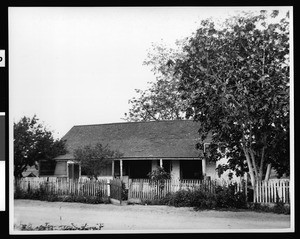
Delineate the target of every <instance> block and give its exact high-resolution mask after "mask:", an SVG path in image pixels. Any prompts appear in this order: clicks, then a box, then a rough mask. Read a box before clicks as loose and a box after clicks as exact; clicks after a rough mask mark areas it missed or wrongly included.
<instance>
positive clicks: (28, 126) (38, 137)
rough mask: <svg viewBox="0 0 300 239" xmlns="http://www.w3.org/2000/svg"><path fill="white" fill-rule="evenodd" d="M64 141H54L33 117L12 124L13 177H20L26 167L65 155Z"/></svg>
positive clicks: (49, 132) (50, 134)
mask: <svg viewBox="0 0 300 239" xmlns="http://www.w3.org/2000/svg"><path fill="white" fill-rule="evenodd" d="M66 153H67V150H66V148H65V141H63V140H59V139H54V138H53V135H52V132H51V131H49V130H47V129H46V127H44V126H43V125H42V124H41V123H39V119H38V118H37V117H36V115H34V116H33V117H32V118H29V117H26V116H24V117H23V118H21V120H20V121H19V122H17V123H14V176H15V177H17V178H21V177H22V172H24V171H25V170H26V168H27V166H33V165H37V162H38V161H39V160H52V159H53V158H55V157H56V156H58V155H62V154H66Z"/></svg>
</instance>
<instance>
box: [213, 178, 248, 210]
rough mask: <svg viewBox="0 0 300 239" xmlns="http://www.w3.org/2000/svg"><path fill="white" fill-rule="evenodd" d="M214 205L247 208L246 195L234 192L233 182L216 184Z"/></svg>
mask: <svg viewBox="0 0 300 239" xmlns="http://www.w3.org/2000/svg"><path fill="white" fill-rule="evenodd" d="M216 207H218V208H239V209H241V208H247V201H246V195H245V193H243V192H235V184H230V185H228V186H227V187H226V186H223V187H221V186H218V187H217V188H216Z"/></svg>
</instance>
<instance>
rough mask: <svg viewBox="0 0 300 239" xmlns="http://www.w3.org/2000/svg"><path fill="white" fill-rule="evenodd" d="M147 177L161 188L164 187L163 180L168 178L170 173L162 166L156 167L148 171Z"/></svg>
mask: <svg viewBox="0 0 300 239" xmlns="http://www.w3.org/2000/svg"><path fill="white" fill-rule="evenodd" d="M148 177H149V178H150V179H151V180H153V181H154V183H158V184H159V188H160V189H161V190H162V189H163V188H164V187H165V180H167V179H170V178H171V175H170V174H169V173H167V172H166V171H165V170H164V168H163V167H157V168H156V169H154V170H153V171H151V172H150V173H148Z"/></svg>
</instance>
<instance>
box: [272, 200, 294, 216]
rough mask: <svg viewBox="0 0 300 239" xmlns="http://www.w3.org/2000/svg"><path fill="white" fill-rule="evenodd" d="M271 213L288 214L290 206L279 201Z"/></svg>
mask: <svg viewBox="0 0 300 239" xmlns="http://www.w3.org/2000/svg"><path fill="white" fill-rule="evenodd" d="M272 211H273V212H274V213H278V214H290V206H289V205H285V204H284V202H283V201H281V200H279V201H277V203H276V204H275V206H274V207H273V209H272Z"/></svg>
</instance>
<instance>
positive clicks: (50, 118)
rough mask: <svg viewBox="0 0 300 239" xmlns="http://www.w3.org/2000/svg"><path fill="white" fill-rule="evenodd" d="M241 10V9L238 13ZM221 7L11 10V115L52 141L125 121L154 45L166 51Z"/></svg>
mask: <svg viewBox="0 0 300 239" xmlns="http://www.w3.org/2000/svg"><path fill="white" fill-rule="evenodd" d="M243 9H244V8H243ZM243 9H237V8H224V7H220V8H217V7H211V8H204V7H163V8H157V7H147V8H139V7H133V8H130V7H126V8H121V7H118V8H116V7H114V8H104V7H93V8H89V7H84V8H83V7H65V8H63V7H52V8H47V7H42V8H41V7H11V8H9V112H10V118H12V119H13V121H14V122H17V121H18V120H20V118H21V117H23V116H27V117H32V116H33V115H34V114H36V115H37V117H38V118H39V119H40V120H41V122H43V123H44V125H46V126H47V127H48V129H50V130H52V131H53V133H54V136H55V137H56V138H61V137H62V136H64V135H65V134H66V133H67V132H68V130H70V129H71V128H72V127H73V126H74V125H87V124H103V123H116V122H125V121H124V120H122V118H123V117H124V113H126V112H128V109H129V107H130V105H129V104H128V100H129V99H131V98H132V97H134V96H136V94H135V89H142V90H144V89H146V88H147V82H149V81H154V80H155V76H154V75H153V73H152V72H151V71H150V68H149V67H147V66H145V65H143V64H142V63H143V61H144V60H145V59H146V57H147V50H148V49H149V48H151V44H152V43H158V42H164V43H165V44H166V45H168V46H170V47H172V46H174V44H175V41H176V40H179V39H182V38H185V37H188V36H190V35H191V34H192V32H194V31H195V30H196V29H197V26H199V23H200V20H201V19H205V18H207V17H215V18H218V19H223V18H225V17H226V16H228V15H229V14H231V15H232V14H234V12H235V11H236V10H243Z"/></svg>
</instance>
